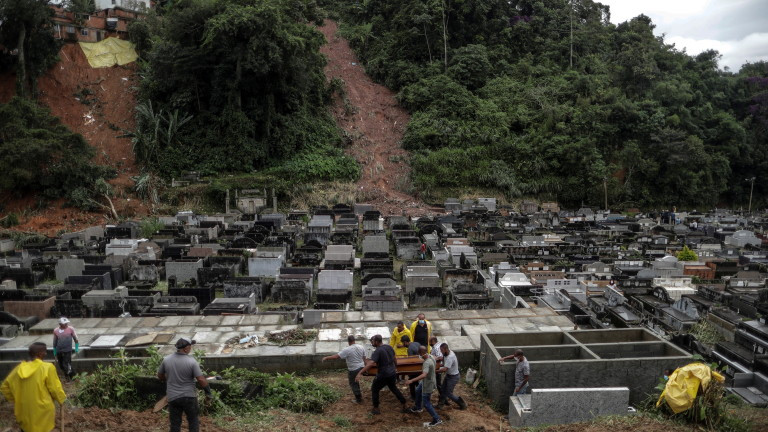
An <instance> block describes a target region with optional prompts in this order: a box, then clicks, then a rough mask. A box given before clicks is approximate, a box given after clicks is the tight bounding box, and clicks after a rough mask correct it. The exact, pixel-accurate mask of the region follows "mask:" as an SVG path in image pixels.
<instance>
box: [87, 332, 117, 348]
mask: <svg viewBox="0 0 768 432" xmlns="http://www.w3.org/2000/svg"><path fill="white" fill-rule="evenodd" d="M124 337H125V335H122V334H118V335H103V336H99V337H98V338H96V340H94V341H93V342H91V344H90V347H91V348H113V347H116V346H117V344H119V343H120V341H122V340H123V338H124Z"/></svg>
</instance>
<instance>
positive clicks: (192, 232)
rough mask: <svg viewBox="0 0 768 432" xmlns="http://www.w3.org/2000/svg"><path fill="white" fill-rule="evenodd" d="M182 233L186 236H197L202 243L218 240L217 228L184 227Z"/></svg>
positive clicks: (215, 226)
mask: <svg viewBox="0 0 768 432" xmlns="http://www.w3.org/2000/svg"><path fill="white" fill-rule="evenodd" d="M184 233H185V234H186V235H188V236H197V238H198V239H200V240H202V241H213V240H216V239H217V238H219V226H218V225H214V226H212V227H206V228H202V227H186V228H185V229H184Z"/></svg>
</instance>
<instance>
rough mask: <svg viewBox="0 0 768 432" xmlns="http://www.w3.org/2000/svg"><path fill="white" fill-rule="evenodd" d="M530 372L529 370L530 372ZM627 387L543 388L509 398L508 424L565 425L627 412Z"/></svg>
mask: <svg viewBox="0 0 768 432" xmlns="http://www.w3.org/2000/svg"><path fill="white" fill-rule="evenodd" d="M532 373H533V372H532ZM630 412H634V411H631V410H630V407H629V388H627V387H591V388H546V389H533V390H532V391H531V394H530V395H528V394H525V395H518V396H510V397H509V417H508V418H509V424H510V425H511V426H513V427H520V428H523V427H534V426H539V425H545V424H567V423H578V422H583V421H588V420H591V419H593V418H595V417H601V416H609V415H627V414H629V413H630Z"/></svg>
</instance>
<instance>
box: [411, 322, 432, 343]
mask: <svg viewBox="0 0 768 432" xmlns="http://www.w3.org/2000/svg"><path fill="white" fill-rule="evenodd" d="M424 321H426V322H427V343H429V339H430V338H432V323H431V322H429V320H424ZM417 325H419V320H416V321H414V322H413V323H412V324H411V340H413V335H415V334H416V326H417Z"/></svg>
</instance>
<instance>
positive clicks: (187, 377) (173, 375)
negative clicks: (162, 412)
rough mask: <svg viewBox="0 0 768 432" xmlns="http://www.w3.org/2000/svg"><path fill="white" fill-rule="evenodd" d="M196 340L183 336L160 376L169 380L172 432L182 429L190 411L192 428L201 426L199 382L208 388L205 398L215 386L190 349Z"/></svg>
mask: <svg viewBox="0 0 768 432" xmlns="http://www.w3.org/2000/svg"><path fill="white" fill-rule="evenodd" d="M194 344H195V341H194V340H189V339H187V338H179V340H178V341H176V353H174V354H171V355H169V356H166V357H165V358H164V359H163V363H162V364H161V365H160V369H158V371H157V377H158V378H159V379H160V380H161V381H165V382H166V384H167V387H166V396H167V397H168V419H169V420H170V422H171V432H180V431H181V414H182V413H184V414H186V415H187V422H188V423H189V432H198V431H199V430H200V419H199V418H198V415H199V408H198V405H197V390H196V389H195V382H197V383H199V384H200V387H202V389H203V391H205V398H206V399H208V398H210V397H211V387H210V386H209V385H208V381H207V380H206V379H205V376H203V372H202V371H201V370H200V365H199V364H198V363H197V360H195V359H194V358H193V357H192V356H190V355H189V352H190V351H192V345H194Z"/></svg>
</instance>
